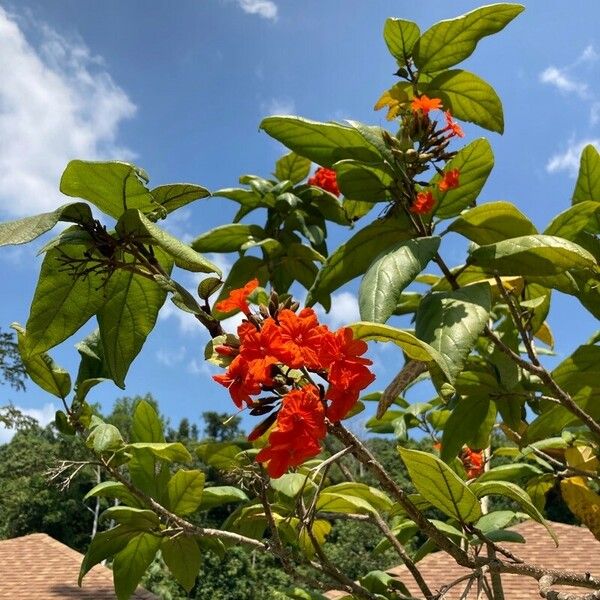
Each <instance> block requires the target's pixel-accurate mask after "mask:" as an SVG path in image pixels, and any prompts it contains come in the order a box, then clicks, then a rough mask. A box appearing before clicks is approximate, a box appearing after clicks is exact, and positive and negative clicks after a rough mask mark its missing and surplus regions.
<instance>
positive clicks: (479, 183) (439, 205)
mask: <svg viewBox="0 0 600 600" xmlns="http://www.w3.org/2000/svg"><path fill="white" fill-rule="evenodd" d="M493 167H494V154H493V153H492V147H491V146H490V143H489V142H488V141H487V140H486V139H485V138H480V139H477V140H473V141H472V142H471V143H470V144H467V145H466V146H465V147H464V148H461V149H460V150H459V151H458V152H457V154H456V156H455V157H454V158H453V159H452V160H451V161H450V162H448V164H447V165H446V168H445V170H446V171H450V170H452V169H457V170H458V171H459V172H460V185H459V186H458V187H457V188H453V189H451V190H448V191H447V192H442V191H440V190H439V188H438V184H439V182H440V180H441V176H440V175H439V174H437V175H436V176H435V177H434V178H433V179H432V180H431V184H430V189H431V190H432V191H433V196H434V198H435V200H436V205H435V208H434V214H435V216H436V217H438V218H439V219H448V218H450V217H455V216H456V215H458V214H459V213H460V212H461V211H462V210H463V209H465V208H467V207H468V206H471V205H472V204H473V203H474V202H475V200H476V199H477V196H479V193H480V192H481V190H482V188H483V186H484V185H485V182H486V181H487V178H488V177H489V175H490V173H491V172H492V168H493Z"/></svg>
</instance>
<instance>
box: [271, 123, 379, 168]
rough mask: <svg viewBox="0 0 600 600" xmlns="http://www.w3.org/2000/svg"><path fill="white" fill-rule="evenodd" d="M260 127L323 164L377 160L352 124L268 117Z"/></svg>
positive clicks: (370, 147)
mask: <svg viewBox="0 0 600 600" xmlns="http://www.w3.org/2000/svg"><path fill="white" fill-rule="evenodd" d="M260 128H261V129H263V130H264V131H266V132H267V133H268V134H269V135H270V136H271V137H272V138H275V139H276V140H278V141H280V142H281V143H282V144H283V145H285V146H287V147H288V148H290V149H291V150H293V151H294V152H296V153H297V154H300V155H301V156H304V157H306V158H309V159H310V160H312V161H313V162H315V163H317V164H319V165H322V166H324V167H331V166H333V164H334V163H336V162H338V161H339V160H344V159H346V158H353V159H356V160H361V161H365V162H378V161H380V160H381V156H380V155H379V153H378V152H377V150H376V148H374V147H373V146H372V145H371V144H369V143H368V142H367V141H366V140H365V139H364V138H363V136H362V135H361V134H360V133H359V132H358V131H357V130H356V129H354V128H352V127H349V126H347V125H341V124H340V123H321V122H319V121H310V120H309V119H303V118H301V117H267V118H266V119H263V121H262V122H261V124H260Z"/></svg>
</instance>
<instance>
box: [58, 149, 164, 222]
mask: <svg viewBox="0 0 600 600" xmlns="http://www.w3.org/2000/svg"><path fill="white" fill-rule="evenodd" d="M146 181H147V176H146V174H145V173H144V172H143V171H142V170H141V169H139V168H138V167H136V166H134V165H130V164H128V163H124V162H118V161H109V162H90V161H84V160H72V161H71V162H70V163H69V164H68V165H67V168H66V169H65V171H64V173H63V174H62V177H61V179H60V191H61V192H62V193H63V194H66V195H67V196H74V197H76V198H83V199H84V200H87V201H88V202H91V203H92V204H93V205H94V206H96V207H98V208H99V209H100V210H101V211H102V212H103V213H106V214H107V215H110V216H111V217H114V218H115V219H118V218H119V217H120V216H121V215H122V214H123V213H124V212H125V211H126V210H127V209H128V208H138V209H139V210H141V211H142V212H150V211H152V210H153V209H155V208H156V204H155V203H154V198H153V197H152V194H151V193H150V192H149V191H148V188H147V187H146V186H145V183H146Z"/></svg>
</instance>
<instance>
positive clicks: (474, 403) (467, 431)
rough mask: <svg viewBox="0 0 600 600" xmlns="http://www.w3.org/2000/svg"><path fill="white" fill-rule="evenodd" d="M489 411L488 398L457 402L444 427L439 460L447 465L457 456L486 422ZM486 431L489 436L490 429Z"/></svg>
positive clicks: (464, 399) (467, 399)
mask: <svg viewBox="0 0 600 600" xmlns="http://www.w3.org/2000/svg"><path fill="white" fill-rule="evenodd" d="M489 409H490V401H489V399H488V398H473V399H471V398H463V399H461V400H459V401H458V404H457V405H456V406H455V407H454V409H453V410H452V412H451V413H450V416H449V417H448V420H447V421H446V423H445V425H444V434H443V436H442V448H441V451H440V458H441V459H442V460H443V461H444V462H446V463H449V462H451V461H452V460H454V459H455V458H456V457H457V456H458V454H459V453H460V451H461V450H462V447H463V446H464V445H465V444H467V442H468V441H469V440H470V439H471V437H472V436H473V432H476V431H479V429H480V428H481V427H482V426H483V425H484V423H485V422H486V420H487V416H488V413H489ZM494 416H495V412H494ZM492 425H493V423H492ZM486 429H487V433H488V436H489V433H490V430H491V427H487V428H486ZM487 445H489V444H486V446H487ZM475 447H476V448H478V447H482V446H475Z"/></svg>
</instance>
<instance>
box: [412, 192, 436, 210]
mask: <svg viewBox="0 0 600 600" xmlns="http://www.w3.org/2000/svg"><path fill="white" fill-rule="evenodd" d="M434 204H435V199H434V197H433V194H432V193H431V192H419V193H418V194H417V198H416V200H415V201H414V202H413V203H412V206H411V207H410V209H409V210H410V212H411V213H414V214H417V215H426V214H427V213H428V212H430V211H431V209H432V208H433V205H434Z"/></svg>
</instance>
